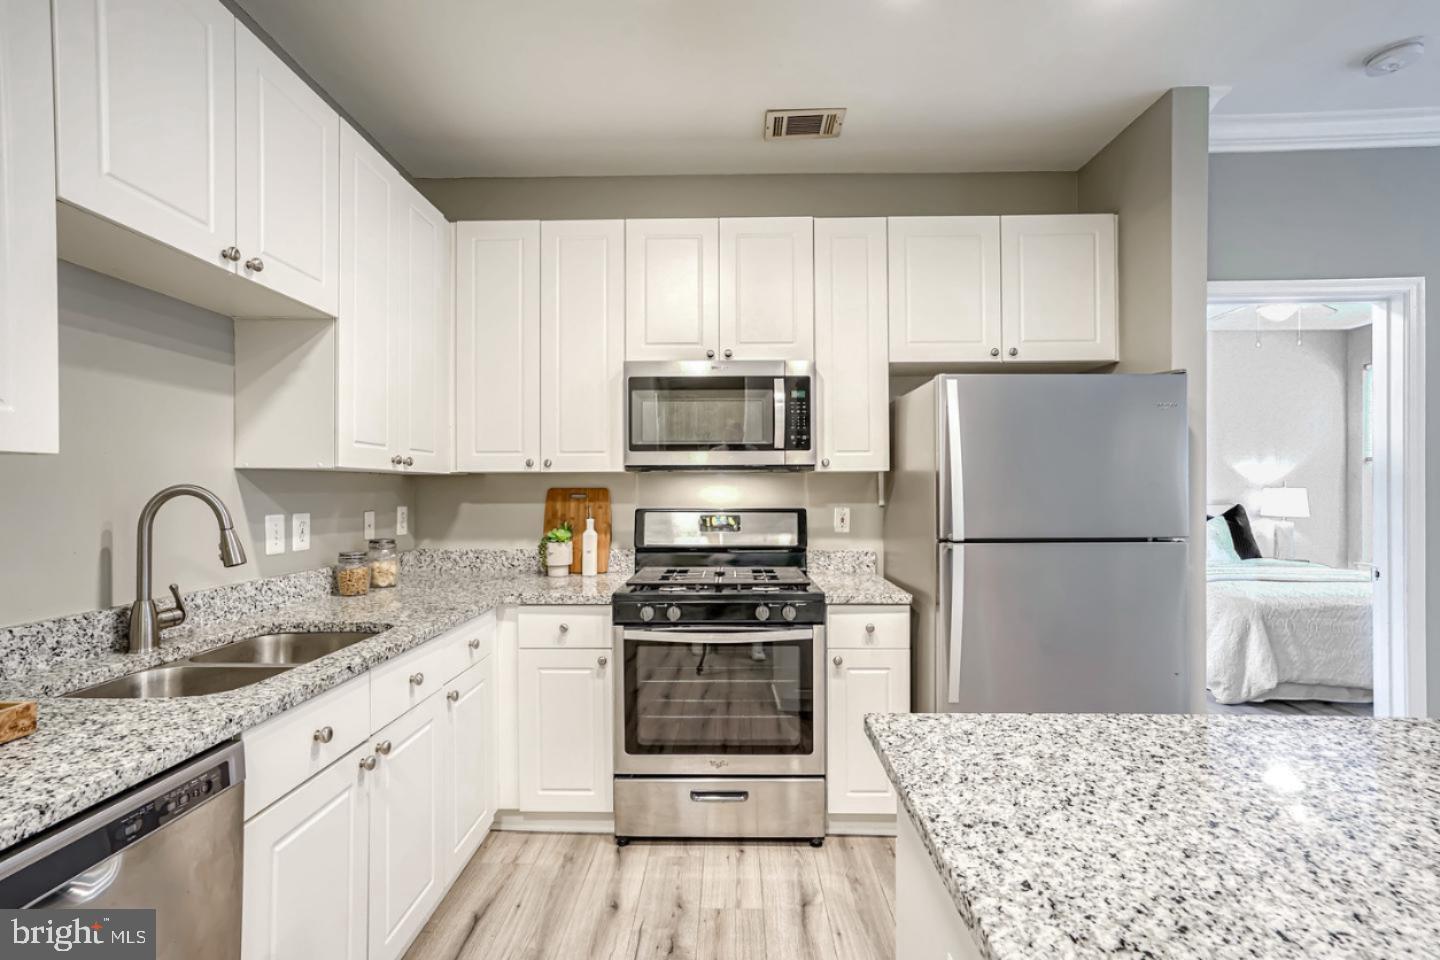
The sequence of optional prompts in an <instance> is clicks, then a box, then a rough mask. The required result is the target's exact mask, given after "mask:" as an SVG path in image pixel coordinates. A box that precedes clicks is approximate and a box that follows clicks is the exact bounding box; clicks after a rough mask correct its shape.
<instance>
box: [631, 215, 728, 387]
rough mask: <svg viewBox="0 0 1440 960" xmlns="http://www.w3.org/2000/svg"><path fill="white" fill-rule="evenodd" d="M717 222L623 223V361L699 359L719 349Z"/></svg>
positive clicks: (668, 221) (715, 353)
mask: <svg viewBox="0 0 1440 960" xmlns="http://www.w3.org/2000/svg"><path fill="white" fill-rule="evenodd" d="M719 259H720V258H719V223H718V221H716V220H710V219H699V220H627V221H625V357H626V359H627V360H704V359H706V358H709V357H716V356H718V355H719V351H720V297H719V292H720V280H719V268H720V267H719Z"/></svg>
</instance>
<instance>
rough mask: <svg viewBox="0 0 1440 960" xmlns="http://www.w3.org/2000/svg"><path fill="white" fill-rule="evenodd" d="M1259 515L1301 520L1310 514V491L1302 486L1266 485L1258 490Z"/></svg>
mask: <svg viewBox="0 0 1440 960" xmlns="http://www.w3.org/2000/svg"><path fill="white" fill-rule="evenodd" d="M1260 516H1262V517H1283V518H1285V519H1287V520H1294V519H1297V518H1298V519H1302V520H1303V519H1305V518H1307V517H1309V516H1310V491H1308V490H1306V489H1305V488H1304V487H1266V488H1265V489H1264V490H1261V491H1260Z"/></svg>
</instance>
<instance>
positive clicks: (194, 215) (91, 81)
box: [55, 0, 235, 272]
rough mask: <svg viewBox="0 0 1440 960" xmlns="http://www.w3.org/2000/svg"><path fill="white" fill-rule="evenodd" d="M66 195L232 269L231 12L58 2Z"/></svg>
mask: <svg viewBox="0 0 1440 960" xmlns="http://www.w3.org/2000/svg"><path fill="white" fill-rule="evenodd" d="M55 29H56V37H55V59H56V62H55V77H56V118H57V131H56V132H57V142H58V144H59V195H60V198H61V199H63V200H66V201H69V202H70V203H73V204H76V205H78V206H81V207H84V208H85V209H87V210H90V211H92V212H94V213H97V214H99V215H100V216H102V217H105V218H107V219H109V220H113V221H115V222H116V223H119V224H122V225H124V226H126V227H129V228H130V229H132V230H135V231H138V232H139V233H142V234H144V235H146V236H149V237H152V238H154V239H156V240H159V241H160V242H162V243H164V244H167V245H169V246H171V247H174V248H176V249H178V250H182V251H184V252H186V253H188V254H190V255H191V256H193V257H197V258H199V259H201V260H203V261H205V262H207V263H210V264H213V265H214V266H216V267H218V268H220V269H223V270H226V271H230V272H234V270H235V263H234V261H233V260H231V259H229V258H228V257H227V256H226V255H225V252H224V251H226V250H227V249H228V248H231V247H233V246H235V18H234V16H232V15H231V14H230V12H229V11H228V10H226V9H225V7H223V6H222V5H221V4H219V3H218V2H216V0H125V2H115V0H55Z"/></svg>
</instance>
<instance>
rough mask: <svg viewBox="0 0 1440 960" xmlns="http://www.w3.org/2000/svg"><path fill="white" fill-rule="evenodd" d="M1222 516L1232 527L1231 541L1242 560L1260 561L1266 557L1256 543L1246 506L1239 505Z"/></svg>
mask: <svg viewBox="0 0 1440 960" xmlns="http://www.w3.org/2000/svg"><path fill="white" fill-rule="evenodd" d="M1220 516H1221V517H1222V518H1224V520H1225V522H1226V523H1227V524H1229V526H1230V539H1231V540H1232V541H1233V542H1234V545H1235V552H1236V553H1237V554H1239V556H1240V559H1241V560H1259V559H1260V558H1261V557H1263V556H1264V554H1263V553H1261V552H1260V546H1259V544H1257V543H1256V542H1255V534H1254V533H1252V532H1251V530H1250V517H1249V515H1248V514H1246V513H1245V507H1244V506H1242V505H1241V504H1238V503H1237V504H1235V506H1233V507H1231V508H1230V509H1229V510H1226V511H1225V512H1224V513H1222V514H1220Z"/></svg>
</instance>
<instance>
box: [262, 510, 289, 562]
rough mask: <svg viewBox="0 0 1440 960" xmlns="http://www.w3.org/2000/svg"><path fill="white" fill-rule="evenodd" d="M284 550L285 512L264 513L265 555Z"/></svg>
mask: <svg viewBox="0 0 1440 960" xmlns="http://www.w3.org/2000/svg"><path fill="white" fill-rule="evenodd" d="M284 552H285V514H283V513H267V514H266V515H265V553H266V555H267V556H268V555H270V554H275V553H284Z"/></svg>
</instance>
